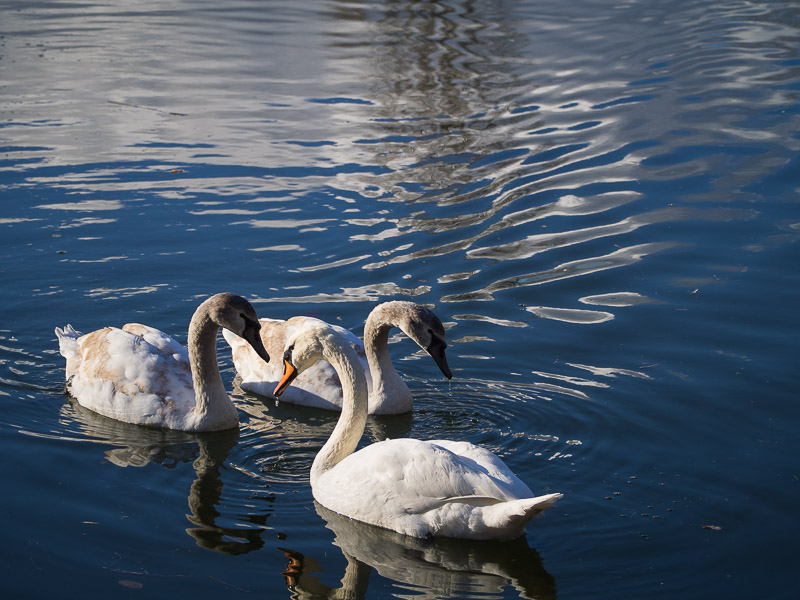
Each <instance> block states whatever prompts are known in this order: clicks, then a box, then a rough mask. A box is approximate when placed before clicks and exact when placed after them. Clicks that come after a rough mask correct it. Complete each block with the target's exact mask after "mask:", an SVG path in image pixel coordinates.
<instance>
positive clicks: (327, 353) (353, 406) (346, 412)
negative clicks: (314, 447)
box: [311, 338, 368, 486]
mask: <svg viewBox="0 0 800 600" xmlns="http://www.w3.org/2000/svg"><path fill="white" fill-rule="evenodd" d="M322 354H323V357H324V358H325V360H327V361H328V362H329V363H331V366H333V368H334V369H335V370H336V373H337V374H338V375H339V380H340V381H341V383H342V414H341V415H340V416H339V421H338V422H337V423H336V427H335V428H334V429H333V433H331V436H330V438H328V441H327V442H326V443H325V445H324V446H323V447H322V449H321V450H320V451H319V453H318V454H317V456H316V458H315V459H314V464H313V465H312V466H311V485H312V486H313V485H314V482H315V481H316V479H317V478H318V477H319V476H320V475H322V474H323V473H325V472H326V471H328V470H329V469H332V468H333V467H335V466H336V465H337V464H338V463H339V462H340V461H342V460H343V459H345V458H346V457H347V456H349V455H350V454H352V453H353V451H355V449H356V448H357V447H358V442H359V441H360V440H361V436H362V435H363V434H364V427H365V426H366V424H367V396H368V392H367V380H366V378H365V377H364V372H363V371H362V370H361V368H360V367H358V357H357V356H356V353H355V352H354V351H353V349H352V348H351V347H350V346H349V345H348V344H343V343H340V342H339V341H338V340H334V339H333V338H328V340H326V343H325V345H324V348H323V353H322Z"/></svg>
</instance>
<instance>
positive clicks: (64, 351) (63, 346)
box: [56, 325, 81, 358]
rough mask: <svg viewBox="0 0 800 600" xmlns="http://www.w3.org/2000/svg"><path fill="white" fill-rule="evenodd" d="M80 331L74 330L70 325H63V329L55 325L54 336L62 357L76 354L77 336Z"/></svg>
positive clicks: (70, 356)
mask: <svg viewBox="0 0 800 600" xmlns="http://www.w3.org/2000/svg"><path fill="white" fill-rule="evenodd" d="M80 336H81V334H80V333H78V332H77V331H75V329H74V328H73V327H72V325H65V326H64V329H61V328H60V327H56V337H57V338H58V350H59V352H61V356H63V357H64V358H72V357H74V356H76V355H77V354H78V338H79V337H80Z"/></svg>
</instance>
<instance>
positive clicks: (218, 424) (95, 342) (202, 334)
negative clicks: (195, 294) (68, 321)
mask: <svg viewBox="0 0 800 600" xmlns="http://www.w3.org/2000/svg"><path fill="white" fill-rule="evenodd" d="M220 327H224V328H225V329H228V330H230V331H232V332H233V333H235V334H236V335H239V336H242V337H243V338H244V339H245V340H247V341H248V342H249V343H250V344H251V345H252V346H253V348H254V349H255V351H256V352H257V353H258V355H259V356H260V357H261V359H263V360H264V361H268V360H269V355H268V354H267V351H266V350H265V349H264V345H263V344H262V343H261V338H260V337H259V335H258V330H259V327H260V326H259V324H258V316H257V315H256V312H255V310H254V309H253V307H252V306H251V305H250V303H249V302H248V301H247V300H245V299H244V298H241V297H240V296H236V295H235V294H229V293H224V294H217V295H215V296H212V297H211V298H209V299H208V300H206V301H205V302H203V303H202V304H201V305H200V306H199V307H198V308H197V310H196V311H195V313H194V315H193V316H192V320H191V322H190V323H189V336H188V346H189V350H188V352H187V351H186V348H184V347H183V346H181V345H180V344H179V343H178V342H176V341H175V340H173V339H172V338H171V337H169V336H168V335H167V334H165V333H162V332H161V331H159V330H158V329H154V328H152V327H148V326H147V325H141V324H139V323H128V324H127V325H124V326H123V327H122V329H117V328H116V327H106V328H104V329H98V330H97V331H93V332H91V333H87V334H86V335H80V334H79V333H78V332H76V331H75V330H74V329H73V328H72V326H71V325H67V326H66V327H64V329H60V328H58V327H56V336H57V337H58V345H59V349H60V351H61V354H62V355H63V356H64V357H65V358H66V359H67V392H69V393H70V394H71V395H72V396H73V397H74V398H75V399H76V400H77V401H78V403H79V404H80V405H82V406H84V407H86V408H88V409H90V410H93V411H95V412H98V413H100V414H102V415H105V416H107V417H110V418H112V419H117V420H118V421H124V422H126V423H135V424H137V425H150V426H153V427H163V428H166V429H180V430H183V431H216V430H219V429H228V428H230V427H236V426H237V425H238V424H239V415H238V413H237V410H236V407H235V406H234V405H233V402H232V401H231V399H230V398H229V397H228V393H227V391H226V390H225V386H224V385H223V383H222V378H221V377H220V373H219V367H218V366H217V332H218V331H219V328H220Z"/></svg>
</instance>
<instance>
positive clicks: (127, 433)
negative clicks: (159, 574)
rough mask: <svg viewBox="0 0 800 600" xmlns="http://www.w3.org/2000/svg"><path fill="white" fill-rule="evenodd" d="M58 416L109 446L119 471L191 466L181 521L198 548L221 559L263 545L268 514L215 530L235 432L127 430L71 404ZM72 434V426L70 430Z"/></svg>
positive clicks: (90, 438) (251, 515)
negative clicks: (191, 477) (151, 466)
mask: <svg viewBox="0 0 800 600" xmlns="http://www.w3.org/2000/svg"><path fill="white" fill-rule="evenodd" d="M67 398H68V400H69V403H68V404H65V405H64V407H63V408H62V410H61V418H62V420H71V421H76V420H77V421H78V422H79V427H80V429H81V431H82V433H83V434H84V435H85V436H87V438H88V441H92V442H95V443H100V444H103V445H106V444H110V445H112V446H114V447H113V448H110V449H108V450H105V451H104V455H105V457H106V458H107V459H108V461H109V462H110V463H112V464H114V465H116V466H118V467H123V468H124V467H146V466H147V465H149V464H156V465H159V466H161V467H164V468H167V469H174V468H176V467H177V466H178V465H180V464H182V463H189V462H191V465H192V469H193V470H194V474H195V478H194V481H192V484H191V486H190V487H189V493H188V496H187V503H188V507H189V514H187V515H186V518H187V519H188V520H189V522H190V523H191V524H192V525H193V526H192V527H187V528H186V533H188V534H189V535H190V536H191V537H193V538H194V540H195V541H196V542H197V545H198V546H199V547H201V548H205V549H208V550H214V551H216V552H220V553H223V554H232V555H238V554H246V553H248V552H252V551H254V550H258V549H259V548H261V547H262V546H263V545H264V540H263V537H262V536H263V532H264V528H265V525H266V520H267V517H268V516H269V513H268V514H255V513H249V514H247V515H239V517H238V520H240V521H242V520H243V521H248V522H249V525H246V526H245V525H240V526H237V527H226V526H222V525H219V524H218V520H219V519H220V517H222V516H223V515H222V514H221V513H220V511H219V510H218V508H217V507H218V506H219V505H220V503H221V502H222V501H223V491H224V487H225V486H224V483H223V480H222V475H221V471H222V470H223V469H224V468H225V464H226V462H227V461H228V457H229V455H230V453H231V451H232V450H233V448H234V447H235V446H236V445H237V443H238V442H239V437H240V436H239V430H238V429H230V430H224V431H215V432H206V433H188V432H184V431H174V430H169V429H156V428H150V427H142V426H139V425H131V424H128V423H123V422H121V421H116V420H114V419H109V418H107V417H105V416H103V415H99V414H97V413H95V412H93V411H90V410H88V409H86V408H84V407H83V406H81V405H80V404H78V403H77V402H76V401H75V400H74V399H72V398H70V397H69V396H68V397H67ZM71 428H72V429H74V426H72V427H71Z"/></svg>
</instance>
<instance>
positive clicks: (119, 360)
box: [71, 327, 194, 422]
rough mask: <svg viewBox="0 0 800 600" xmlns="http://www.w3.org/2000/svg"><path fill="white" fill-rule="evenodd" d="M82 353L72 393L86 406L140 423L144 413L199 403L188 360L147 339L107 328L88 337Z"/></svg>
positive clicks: (84, 340) (119, 418)
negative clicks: (196, 400)
mask: <svg viewBox="0 0 800 600" xmlns="http://www.w3.org/2000/svg"><path fill="white" fill-rule="evenodd" d="M134 329H135V328H134ZM139 331H143V330H139ZM155 331H158V330H155ZM150 337H151V339H152V335H151V336H150ZM80 353H81V362H80V366H79V367H78V372H77V373H76V377H74V378H73V379H72V389H71V392H72V393H73V395H75V396H76V397H79V398H80V403H81V404H82V405H83V406H85V407H86V408H89V409H91V410H94V411H96V412H99V413H100V414H104V415H106V416H108V417H111V418H114V419H118V420H121V421H126V422H141V419H138V417H139V416H141V415H145V416H146V415H148V414H150V413H155V412H159V411H163V410H173V409H174V408H175V407H183V406H185V405H187V404H188V405H189V406H192V405H193V404H194V389H193V386H192V375H191V371H190V369H189V363H188V360H183V359H182V358H181V357H180V356H177V353H169V352H162V351H161V350H159V348H158V347H157V346H155V345H154V344H151V343H150V342H148V341H147V340H146V339H145V338H144V337H142V336H139V335H136V334H133V333H130V332H128V331H125V330H122V329H117V328H116V327H106V328H104V329H99V330H97V331H93V332H92V333H88V334H86V335H85V336H83V337H82V338H81V339H80ZM134 415H135V416H136V417H137V418H134Z"/></svg>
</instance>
